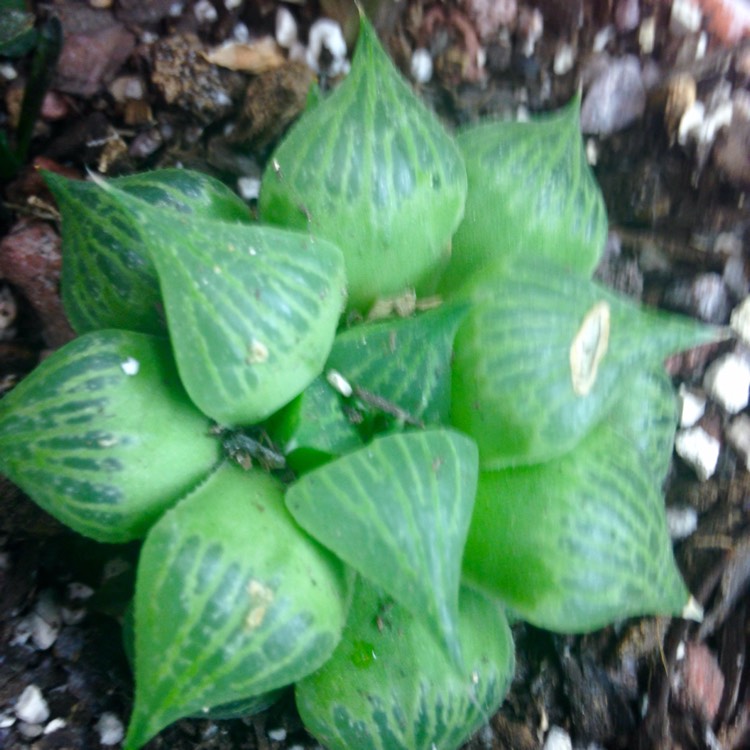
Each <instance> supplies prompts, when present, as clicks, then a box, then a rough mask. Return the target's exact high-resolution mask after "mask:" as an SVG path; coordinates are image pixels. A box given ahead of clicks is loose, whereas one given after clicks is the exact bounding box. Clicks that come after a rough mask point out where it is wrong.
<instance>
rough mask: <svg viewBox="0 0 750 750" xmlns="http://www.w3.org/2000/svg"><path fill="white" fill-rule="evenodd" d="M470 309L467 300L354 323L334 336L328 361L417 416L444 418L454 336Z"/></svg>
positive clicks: (426, 420)
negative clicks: (402, 315) (416, 312)
mask: <svg viewBox="0 0 750 750" xmlns="http://www.w3.org/2000/svg"><path fill="white" fill-rule="evenodd" d="M467 311H468V306H467V305H460V304H451V305H442V306H441V307H438V308H437V309H435V310H430V311H428V312H424V313H421V314H419V315H416V316H413V317H410V318H400V319H399V318H394V319H391V320H385V321H380V322H377V323H365V324H364V325H359V326H355V327H353V328H350V329H348V330H346V331H344V332H342V333H340V334H339V335H338V336H337V337H336V340H335V341H334V344H333V348H332V349H331V353H330V355H329V357H328V362H327V364H326V367H327V368H328V369H333V370H336V371H337V372H339V373H340V374H341V375H343V377H344V378H345V379H346V380H347V381H348V382H349V383H350V384H352V385H353V386H356V387H358V388H360V389H364V390H366V391H367V392H368V393H370V394H374V395H375V396H377V397H379V398H381V399H384V400H386V401H388V402H390V403H391V404H393V405H395V406H397V407H398V408H399V409H400V410H402V411H403V412H405V413H407V414H408V415H409V416H410V417H412V418H414V419H415V420H419V421H422V422H424V423H426V424H439V423H441V422H445V421H446V420H447V418H448V414H449V411H450V363H451V355H452V350H453V339H454V338H455V335H456V330H457V329H458V326H459V324H460V323H461V321H462V320H463V319H464V317H465V316H466V313H467ZM426 342H429V344H426Z"/></svg>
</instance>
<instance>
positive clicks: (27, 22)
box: [0, 0, 37, 57]
mask: <svg viewBox="0 0 750 750" xmlns="http://www.w3.org/2000/svg"><path fill="white" fill-rule="evenodd" d="M36 40H37V35H36V31H35V30H34V15H33V13H28V12H27V10H26V3H25V2H24V0H0V55H2V56H3V57H20V56H21V55H25V54H26V53H27V52H28V51H29V50H30V49H31V48H32V47H33V46H34V44H35V42H36Z"/></svg>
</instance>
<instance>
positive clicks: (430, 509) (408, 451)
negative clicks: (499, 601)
mask: <svg viewBox="0 0 750 750" xmlns="http://www.w3.org/2000/svg"><path fill="white" fill-rule="evenodd" d="M476 476H477V453H476V446H475V445H474V443H473V442H472V441H471V440H469V439H468V438H466V437H465V436H463V435H460V434H459V433H457V432H453V431H451V430H446V429H431V430H425V431H423V432H410V433H403V434H394V435H386V436H383V437H379V438H376V439H375V440H373V441H372V443H371V444H369V445H367V446H365V447H364V448H360V449H359V450H357V451H355V452H353V453H350V454H348V455H346V456H343V457H342V458H339V459H337V460H336V461H333V462H331V463H329V464H326V465H325V466H322V467H320V468H319V469H316V470H315V471H312V472H310V473H309V474H306V475H304V476H303V477H302V478H301V479H299V480H298V481H297V482H296V483H295V484H293V485H292V486H291V487H290V488H289V490H288V491H287V495H286V503H287V507H288V508H289V510H290V511H291V513H292V515H293V516H294V517H295V519H296V520H297V521H298V523H299V524H300V525H301V526H302V527H303V528H304V529H306V530H307V531H308V532H310V534H312V535H313V536H314V537H315V538H316V539H318V540H319V541H320V542H321V543H322V544H324V545H325V546H326V547H328V548H329V549H331V550H333V551H334V552H335V553H336V554H337V555H338V556H339V557H340V558H341V559H342V560H344V561H345V562H346V563H348V564H349V565H351V566H352V567H353V568H354V569H355V570H357V571H358V572H360V573H361V574H362V575H363V576H365V577H366V578H368V579H369V580H371V581H373V582H374V583H376V584H377V585H378V586H381V587H383V589H385V591H387V592H388V593H389V594H390V595H391V596H392V597H393V598H394V599H395V600H396V601H397V602H399V603H400V604H402V605H403V606H404V607H406V608H407V609H409V610H410V611H411V612H413V613H414V614H415V616H417V617H421V618H423V619H424V621H425V622H428V623H429V624H430V627H432V628H433V630H434V632H435V634H436V636H437V637H439V638H440V640H441V641H442V643H443V644H444V646H445V647H446V650H447V651H448V652H449V653H450V654H451V656H452V657H453V658H454V659H456V660H457V661H458V660H460V652H459V641H458V587H459V579H460V570H461V554H462V552H463V548H464V542H465V540H466V532H467V529H468V526H469V521H470V517H471V510H472V507H473V501H474V492H475V488H476Z"/></svg>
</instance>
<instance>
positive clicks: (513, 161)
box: [442, 97, 607, 290]
mask: <svg viewBox="0 0 750 750" xmlns="http://www.w3.org/2000/svg"><path fill="white" fill-rule="evenodd" d="M579 105H580V98H579V97H576V98H575V99H574V100H573V101H572V102H570V104H568V106H567V107H565V108H563V109H561V110H560V111H559V112H555V113H553V114H548V115H544V116H541V117H539V118H537V119H535V120H533V121H531V122H486V123H481V124H479V125H475V126H473V127H471V128H469V129H467V130H465V131H463V132H462V133H460V134H459V136H458V138H457V139H456V140H457V143H458V146H459V148H460V149H461V153H462V154H463V157H464V161H465V163H466V173H467V176H468V185H469V187H468V194H467V197H466V210H465V213H464V218H463V220H462V222H461V224H460V226H459V227H458V230H457V231H456V234H455V235H454V238H453V252H452V254H451V261H450V265H449V266H448V270H447V272H446V273H445V276H444V279H443V284H442V285H443V287H444V288H445V289H447V290H451V289H456V288H457V287H459V286H460V285H461V284H462V283H463V282H464V281H465V280H466V279H467V278H468V277H469V276H471V275H472V274H473V273H475V272H476V271H477V270H478V269H479V268H481V267H482V266H484V265H485V264H486V263H487V262H488V261H490V260H492V259H493V258H498V257H503V258H505V259H506V260H507V261H508V263H509V265H511V266H515V265H517V264H520V263H524V264H528V263H533V262H534V261H535V260H536V259H537V258H541V259H543V260H548V261H554V262H555V263H557V264H558V265H560V266H562V267H563V268H565V269H568V270H571V271H574V272H577V273H579V274H582V275H584V276H589V275H590V274H591V272H592V271H593V270H594V268H595V267H596V265H597V263H598V262H599V258H600V257H601V254H602V252H603V250H604V243H605V239H606V235H607V214H606V209H605V206H604V200H603V198H602V194H601V191H600V190H599V186H598V185H597V183H596V180H595V179H594V176H593V174H592V172H591V169H590V168H589V165H588V163H587V161H586V154H585V152H584V148H583V141H582V139H581V133H580V126H579Z"/></svg>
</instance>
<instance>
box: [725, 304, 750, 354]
mask: <svg viewBox="0 0 750 750" xmlns="http://www.w3.org/2000/svg"><path fill="white" fill-rule="evenodd" d="M729 325H730V327H731V329H732V330H733V331H734V332H735V333H736V334H737V335H738V336H739V337H740V338H741V339H742V341H743V343H745V344H747V345H748V346H750V297H745V299H744V300H742V302H741V303H740V304H739V305H737V307H735V308H734V310H733V311H732V317H731V318H730V319H729Z"/></svg>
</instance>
